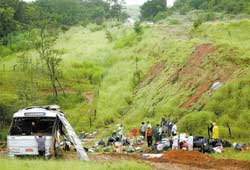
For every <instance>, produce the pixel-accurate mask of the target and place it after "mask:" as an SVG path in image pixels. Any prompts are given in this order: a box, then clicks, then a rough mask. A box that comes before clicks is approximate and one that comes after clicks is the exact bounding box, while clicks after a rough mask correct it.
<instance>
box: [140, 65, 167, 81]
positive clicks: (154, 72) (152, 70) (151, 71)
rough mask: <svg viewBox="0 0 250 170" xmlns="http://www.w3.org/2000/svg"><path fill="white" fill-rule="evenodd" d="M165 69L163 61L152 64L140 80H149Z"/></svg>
mask: <svg viewBox="0 0 250 170" xmlns="http://www.w3.org/2000/svg"><path fill="white" fill-rule="evenodd" d="M164 69H165V66H164V64H163V63H161V62H160V63H157V64H155V65H154V66H152V67H151V68H150V69H149V71H148V73H147V74H146V76H145V77H144V80H143V81H142V84H145V83H149V82H151V81H152V80H153V79H154V78H155V77H156V76H158V75H159V74H160V73H162V72H163V71H164Z"/></svg>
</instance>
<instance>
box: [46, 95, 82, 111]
mask: <svg viewBox="0 0 250 170" xmlns="http://www.w3.org/2000/svg"><path fill="white" fill-rule="evenodd" d="M83 102H84V98H83V96H82V95H67V96H63V95H59V96H57V97H54V96H50V97H49V98H48V104H58V105H59V106H60V107H61V108H63V109H70V108H73V107H74V106H76V105H77V104H79V103H83Z"/></svg>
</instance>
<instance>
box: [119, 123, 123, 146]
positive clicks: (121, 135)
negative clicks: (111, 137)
mask: <svg viewBox="0 0 250 170" xmlns="http://www.w3.org/2000/svg"><path fill="white" fill-rule="evenodd" d="M118 135H119V141H120V142H121V141H122V137H123V125H122V124H121V125H120V126H119V128H118Z"/></svg>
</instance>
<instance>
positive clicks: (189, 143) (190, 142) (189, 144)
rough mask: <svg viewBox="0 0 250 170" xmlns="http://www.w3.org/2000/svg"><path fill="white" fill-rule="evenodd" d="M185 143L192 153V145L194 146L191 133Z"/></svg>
mask: <svg viewBox="0 0 250 170" xmlns="http://www.w3.org/2000/svg"><path fill="white" fill-rule="evenodd" d="M187 143H188V150H189V151H192V150H193V145H194V137H193V135H192V133H190V135H189V137H188V138H187Z"/></svg>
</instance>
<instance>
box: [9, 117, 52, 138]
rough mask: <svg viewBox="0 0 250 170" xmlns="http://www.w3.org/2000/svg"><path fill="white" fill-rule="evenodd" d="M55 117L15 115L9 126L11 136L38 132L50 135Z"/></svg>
mask: <svg viewBox="0 0 250 170" xmlns="http://www.w3.org/2000/svg"><path fill="white" fill-rule="evenodd" d="M55 120H56V118H54V117H17V118H14V119H13V122H12V126H11V128H10V135H11V136H30V135H36V134H37V133H38V132H40V133H43V134H44V135H51V134H52V130H53V125H54V122H55Z"/></svg>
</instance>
